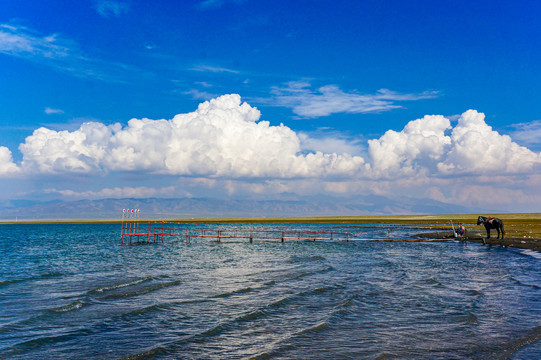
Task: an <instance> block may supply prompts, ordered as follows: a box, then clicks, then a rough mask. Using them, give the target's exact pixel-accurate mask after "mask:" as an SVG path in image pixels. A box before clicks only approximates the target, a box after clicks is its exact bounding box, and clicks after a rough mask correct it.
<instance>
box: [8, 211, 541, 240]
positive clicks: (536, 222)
mask: <svg viewBox="0 0 541 360" xmlns="http://www.w3.org/2000/svg"><path fill="white" fill-rule="evenodd" d="M477 216H478V215H473V214H449V215H389V216H385V215H375V216H316V217H273V218H267V217H262V218H198V219H182V218H178V219H176V218H171V219H140V220H138V221H139V222H163V221H171V222H182V223H214V224H223V223H336V224H353V223H390V224H400V223H418V224H423V226H426V227H430V228H434V229H440V228H449V226H450V225H449V222H450V221H451V220H452V221H453V222H454V223H455V224H466V225H467V226H468V227H469V228H479V229H481V228H482V227H481V226H477V225H475V223H476V222H477ZM490 216H495V217H498V218H500V219H502V220H503V221H504V224H505V231H506V236H508V237H515V238H522V237H528V238H538V239H541V213H517V214H490ZM120 222H121V220H25V221H0V224H98V223H99V224H119V223H120Z"/></svg>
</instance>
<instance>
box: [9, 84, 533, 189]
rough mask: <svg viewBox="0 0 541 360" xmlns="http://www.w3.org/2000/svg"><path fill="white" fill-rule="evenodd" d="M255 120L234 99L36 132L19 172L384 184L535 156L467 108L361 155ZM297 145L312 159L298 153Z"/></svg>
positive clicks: (431, 118) (509, 169) (503, 169)
mask: <svg viewBox="0 0 541 360" xmlns="http://www.w3.org/2000/svg"><path fill="white" fill-rule="evenodd" d="M260 117H261V114H260V112H259V110H257V109H256V108H254V107H251V106H250V105H248V104H247V103H241V98H240V96H239V95H224V96H221V97H218V98H216V99H213V100H210V101H206V102H204V103H202V104H200V105H199V107H198V109H197V110H196V111H194V112H192V113H187V114H179V115H176V116H175V117H174V118H173V119H171V120H163V119H162V120H150V119H146V118H143V119H131V120H130V121H129V122H128V124H127V126H125V127H122V126H121V125H120V124H115V125H110V126H106V125H104V124H102V123H99V122H88V123H84V124H83V125H81V127H80V128H79V129H77V130H75V131H71V132H70V131H55V130H51V129H47V128H44V127H41V128H39V129H37V130H35V131H34V133H33V134H32V135H31V136H29V137H27V138H26V141H25V142H24V143H23V144H21V145H20V146H19V150H20V151H21V153H22V155H23V160H22V162H21V164H20V166H19V168H20V170H21V171H22V172H25V173H47V174H62V173H93V172H101V173H106V172H112V171H139V172H148V173H155V174H167V175H179V176H197V177H201V176H203V177H213V178H277V179H280V178H282V179H288V178H289V179H291V178H338V179H388V178H402V177H410V176H430V177H448V176H452V175H486V174H489V173H495V174H499V175H502V174H503V175H505V174H518V173H531V172H533V171H534V170H535V169H538V166H539V164H541V154H540V153H535V152H533V151H531V150H529V149H527V148H525V147H522V146H519V145H518V144H516V143H514V142H513V141H512V140H511V138H510V137H509V136H507V135H501V134H499V133H498V132H496V131H494V130H492V128H491V127H490V126H489V125H487V124H486V122H485V117H484V114H482V113H479V112H477V111H475V110H468V111H466V112H465V113H463V114H462V115H461V116H460V118H459V120H458V124H457V125H456V126H455V127H452V126H451V121H450V120H449V119H448V118H446V117H444V116H442V115H427V116H425V117H423V118H421V119H417V120H413V121H410V122H409V123H408V124H407V125H406V126H405V127H404V129H403V130H402V131H400V132H396V131H393V130H389V131H387V132H386V133H385V134H383V135H382V136H381V137H380V138H379V139H372V140H369V141H368V151H367V154H366V155H365V156H364V157H363V156H360V155H350V154H348V153H347V152H342V153H329V152H327V153H325V152H322V151H318V150H322V149H329V148H333V147H334V148H340V149H346V150H347V149H352V150H353V149H356V148H357V147H355V146H353V145H352V146H350V147H348V146H347V144H345V143H344V140H343V139H332V138H328V139H319V140H315V139H310V138H309V136H308V135H307V134H297V133H295V132H294V131H293V130H291V129H290V128H288V127H287V126H284V125H283V124H280V126H271V125H270V123H269V122H268V121H264V120H260ZM301 143H302V144H303V146H305V147H309V149H310V150H311V151H309V152H306V151H303V148H301ZM318 147H319V148H318ZM0 154H2V160H3V163H4V165H3V166H2V173H3V174H8V173H14V172H15V171H16V169H18V167H17V166H16V165H15V164H13V162H12V160H11V153H10V152H9V149H7V148H1V150H0Z"/></svg>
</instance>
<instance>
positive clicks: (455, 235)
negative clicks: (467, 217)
mask: <svg viewBox="0 0 541 360" xmlns="http://www.w3.org/2000/svg"><path fill="white" fill-rule="evenodd" d="M450 221H451V226H452V227H453V236H454V237H457V234H456V231H455V226H454V225H453V220H450Z"/></svg>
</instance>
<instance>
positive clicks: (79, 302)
mask: <svg viewBox="0 0 541 360" xmlns="http://www.w3.org/2000/svg"><path fill="white" fill-rule="evenodd" d="M84 305H85V302H84V301H82V300H77V301H74V302H72V303H71V304H67V305H64V306H60V307H58V308H55V309H50V310H49V311H50V312H53V313H65V312H68V311H73V310H79V309H80V308H82V307H83V306H84Z"/></svg>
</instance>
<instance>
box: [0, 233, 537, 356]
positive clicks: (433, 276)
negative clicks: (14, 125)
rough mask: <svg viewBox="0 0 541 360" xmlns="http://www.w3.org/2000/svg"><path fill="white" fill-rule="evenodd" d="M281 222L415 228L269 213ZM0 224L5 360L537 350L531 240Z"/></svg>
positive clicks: (0, 325) (0, 326) (0, 337)
mask: <svg viewBox="0 0 541 360" xmlns="http://www.w3.org/2000/svg"><path fill="white" fill-rule="evenodd" d="M206 226H208V227H209V228H210V227H216V226H217V225H206ZM232 226H234V227H236V228H237V229H241V228H247V227H253V226H255V225H232ZM257 226H258V227H259V228H260V227H263V226H268V225H257ZM222 227H223V228H225V226H222ZM268 227H269V228H271V226H268ZM290 227H295V228H296V229H301V228H302V229H304V230H310V231H313V230H318V229H320V230H333V231H345V232H349V233H351V234H352V237H354V236H356V238H363V239H377V238H400V237H409V236H410V235H411V234H412V232H415V231H416V230H415V229H412V228H409V227H407V228H406V227H391V226H381V225H380V226H376V225H363V226H350V225H348V226H333V225H302V226H300V225H292V226H289V227H288V226H287V225H273V226H272V228H278V229H283V228H290ZM0 234H1V238H0V256H1V257H2V261H1V262H0V358H13V359H37V358H90V359H92V358H94V359H105V358H129V359H171V358H186V359H199V358H219V359H222V358H257V359H269V358H272V359H291V358H302V359H322V358H323V359H324V358H328V359H336V358H341V359H348V358H350V359H374V358H379V359H390V358H415V359H434V358H454V359H472V358H473V359H476V358H478V359H492V358H515V359H537V358H540V357H541V348H540V345H539V344H540V341H539V340H540V339H541V305H540V302H539V299H540V294H541V293H540V291H541V275H540V274H541V271H540V270H541V266H540V259H539V256H537V255H536V254H537V253H532V252H528V251H520V250H514V249H504V248H500V247H489V246H482V245H479V244H467V245H465V244H464V243H462V242H454V241H446V242H386V241H350V242H344V241H340V242H330V241H325V242H321V241H318V242H311V241H310V242H304V241H286V242H285V243H284V244H282V243H280V242H279V241H277V242H269V241H254V243H253V244H250V243H249V242H248V241H235V242H228V241H222V243H221V244H217V243H215V242H212V241H211V240H208V239H199V240H196V241H192V243H190V244H186V243H185V242H183V241H177V242H174V241H166V243H165V244H152V245H147V246H119V236H118V235H119V228H118V227H117V226H113V225H4V226H2V228H1V232H0Z"/></svg>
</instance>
